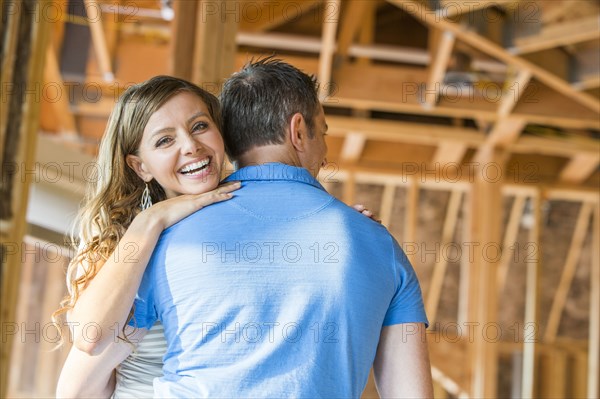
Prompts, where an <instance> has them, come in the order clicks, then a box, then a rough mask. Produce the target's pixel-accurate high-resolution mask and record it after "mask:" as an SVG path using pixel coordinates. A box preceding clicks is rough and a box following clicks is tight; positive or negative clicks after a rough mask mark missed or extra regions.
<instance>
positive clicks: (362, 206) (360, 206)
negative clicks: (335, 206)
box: [352, 204, 381, 223]
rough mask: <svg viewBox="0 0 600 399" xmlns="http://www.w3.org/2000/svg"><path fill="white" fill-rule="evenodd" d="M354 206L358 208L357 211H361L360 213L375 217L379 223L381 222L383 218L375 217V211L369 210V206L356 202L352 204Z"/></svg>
mask: <svg viewBox="0 0 600 399" xmlns="http://www.w3.org/2000/svg"><path fill="white" fill-rule="evenodd" d="M352 208H354V209H356V210H357V211H359V212H360V213H362V214H363V215H365V216H366V217H368V218H371V219H373V220H374V221H376V222H377V223H381V220H379V219H377V218H376V217H375V215H373V212H371V211H370V210H368V209H367V208H365V206H364V205H361V204H356V205H352Z"/></svg>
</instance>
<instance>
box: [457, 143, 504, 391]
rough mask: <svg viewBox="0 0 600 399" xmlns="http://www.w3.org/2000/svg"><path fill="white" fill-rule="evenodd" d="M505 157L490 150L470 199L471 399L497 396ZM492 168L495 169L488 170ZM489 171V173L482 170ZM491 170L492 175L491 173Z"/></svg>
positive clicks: (469, 318)
mask: <svg viewBox="0 0 600 399" xmlns="http://www.w3.org/2000/svg"><path fill="white" fill-rule="evenodd" d="M505 158H506V157H505V155H504V154H503V153H502V152H501V151H499V150H497V149H495V148H490V149H489V150H488V151H487V152H486V153H484V154H483V157H482V159H483V160H484V162H483V163H482V164H481V167H480V168H481V169H480V170H479V171H478V173H476V177H475V179H474V183H473V188H472V190H473V191H472V192H471V196H470V212H471V217H470V234H469V238H468V239H467V240H466V241H469V242H471V243H472V249H473V250H472V251H469V254H467V256H469V261H470V262H471V265H470V270H469V273H470V276H469V312H468V315H469V316H468V318H467V321H468V322H470V323H473V324H472V326H474V330H473V332H472V335H470V336H469V339H470V342H472V344H471V345H470V346H469V364H470V368H471V370H472V381H471V390H470V391H471V392H470V393H471V395H472V397H476V398H492V397H496V396H497V379H498V340H499V339H500V337H499V336H497V335H498V334H499V331H498V303H497V301H498V295H497V292H498V291H497V275H498V273H497V267H498V262H499V260H500V259H499V258H500V237H501V232H500V229H501V220H500V212H498V211H497V210H498V209H501V205H502V203H501V199H502V195H501V186H502V182H501V180H502V179H501V176H503V172H504V162H503V160H504V159H505ZM492 165H495V167H491V166H492ZM483 168H488V169H489V170H484V169H483ZM491 169H494V170H495V172H494V173H492V172H490V170H491Z"/></svg>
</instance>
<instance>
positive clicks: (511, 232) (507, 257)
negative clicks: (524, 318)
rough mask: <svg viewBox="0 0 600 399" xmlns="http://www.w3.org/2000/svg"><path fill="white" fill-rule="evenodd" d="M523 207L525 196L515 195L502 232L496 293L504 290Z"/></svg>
mask: <svg viewBox="0 0 600 399" xmlns="http://www.w3.org/2000/svg"><path fill="white" fill-rule="evenodd" d="M524 209H525V197H523V196H520V195H517V196H515V199H514V202H513V204H512V208H511V210H510V217H509V218H508V224H507V226H506V231H505V232H504V240H503V241H502V256H501V258H500V264H499V265H498V294H502V291H503V290H504V286H505V284H506V278H507V276H508V268H509V266H510V264H511V262H512V259H513V253H514V248H515V245H519V244H518V243H517V235H518V234H519V224H520V223H521V216H522V215H523V210H524Z"/></svg>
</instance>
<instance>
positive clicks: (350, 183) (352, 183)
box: [343, 173, 356, 206]
mask: <svg viewBox="0 0 600 399" xmlns="http://www.w3.org/2000/svg"><path fill="white" fill-rule="evenodd" d="M343 198H344V202H345V203H346V205H350V206H352V205H354V203H355V202H354V201H355V200H356V176H355V175H354V173H349V174H348V176H347V178H346V180H344V194H343Z"/></svg>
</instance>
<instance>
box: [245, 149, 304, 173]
mask: <svg viewBox="0 0 600 399" xmlns="http://www.w3.org/2000/svg"><path fill="white" fill-rule="evenodd" d="M271 162H278V163H283V164H286V165H292V166H301V164H300V160H299V159H298V156H297V155H296V152H295V151H293V150H290V149H289V148H288V147H287V146H286V145H279V144H274V145H265V146H261V147H254V148H252V149H251V150H248V151H246V152H245V153H244V154H242V155H241V156H239V157H238V158H237V166H238V168H243V167H244V166H251V165H262V164H265V163H271Z"/></svg>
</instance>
